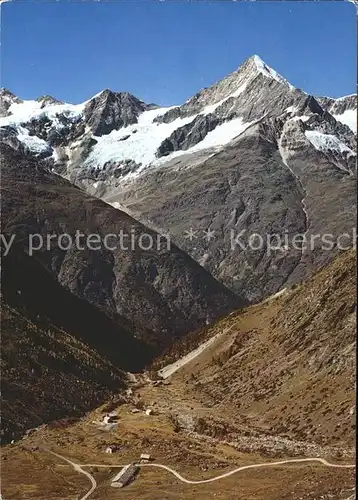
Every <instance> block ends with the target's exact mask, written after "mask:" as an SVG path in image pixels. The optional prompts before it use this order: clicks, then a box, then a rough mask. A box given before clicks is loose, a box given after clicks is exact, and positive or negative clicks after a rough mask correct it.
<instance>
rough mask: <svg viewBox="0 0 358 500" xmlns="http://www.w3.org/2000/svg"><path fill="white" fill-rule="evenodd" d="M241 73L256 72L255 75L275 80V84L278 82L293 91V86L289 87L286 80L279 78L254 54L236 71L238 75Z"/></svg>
mask: <svg viewBox="0 0 358 500" xmlns="http://www.w3.org/2000/svg"><path fill="white" fill-rule="evenodd" d="M242 71H247V72H249V73H250V72H256V73H257V72H259V73H261V74H262V75H264V76H266V77H267V78H272V79H274V80H276V81H277V82H280V83H283V84H284V85H287V86H288V87H289V88H290V89H292V90H294V89H295V87H294V86H293V85H291V84H290V82H288V81H287V80H286V78H284V77H283V76H281V75H280V74H279V73H277V71H275V70H274V69H273V68H271V67H270V66H269V65H268V64H266V63H265V61H263V60H262V59H261V57H260V56H258V55H257V54H254V55H252V56H251V57H249V58H248V59H246V61H245V62H244V63H243V64H242V65H241V66H240V67H239V69H238V72H239V73H240V72H242Z"/></svg>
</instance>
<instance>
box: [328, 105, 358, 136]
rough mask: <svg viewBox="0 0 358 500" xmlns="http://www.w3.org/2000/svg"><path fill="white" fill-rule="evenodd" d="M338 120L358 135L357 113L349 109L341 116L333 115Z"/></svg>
mask: <svg viewBox="0 0 358 500" xmlns="http://www.w3.org/2000/svg"><path fill="white" fill-rule="evenodd" d="M333 116H334V118H335V119H336V120H338V121H339V122H341V123H343V124H344V125H347V126H348V127H349V128H350V129H351V130H352V131H353V132H354V133H355V134H356V133H357V111H356V110H355V109H347V110H346V111H345V112H344V113H342V114H341V115H333Z"/></svg>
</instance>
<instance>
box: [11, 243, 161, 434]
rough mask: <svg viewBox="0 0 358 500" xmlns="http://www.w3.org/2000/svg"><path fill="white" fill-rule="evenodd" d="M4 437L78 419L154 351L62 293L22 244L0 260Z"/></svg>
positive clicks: (122, 384)
mask: <svg viewBox="0 0 358 500" xmlns="http://www.w3.org/2000/svg"><path fill="white" fill-rule="evenodd" d="M1 278H2V282H1V292H2V297H1V337H2V349H1V387H2V441H3V442H8V441H10V440H12V439H18V438H19V437H22V436H23V435H24V434H25V431H27V430H28V429H30V428H34V427H37V426H39V425H41V424H43V423H46V422H49V421H52V420H58V419H60V418H63V417H65V418H68V417H77V418H78V417H80V416H82V415H83V414H84V413H85V412H87V411H89V410H91V409H93V408H94V407H96V406H98V405H99V404H101V403H102V402H103V401H105V400H108V399H109V398H110V397H111V396H112V395H113V394H118V393H121V392H123V390H124V388H125V387H126V385H127V375H126V373H125V371H124V370H134V371H135V370H138V369H141V368H143V366H144V365H145V364H146V363H148V362H149V360H150V358H151V356H152V355H153V352H151V350H150V348H149V347H148V346H147V345H146V344H145V343H144V342H141V341H139V340H136V339H135V338H133V332H132V331H131V330H130V329H128V330H127V329H126V328H127V327H128V325H127V324H126V321H125V320H123V321H122V324H120V322H119V321H118V320H117V321H111V320H110V319H109V318H107V317H106V316H105V315H104V314H102V313H101V312H100V311H99V310H98V309H97V308H96V307H94V306H92V305H91V304H89V303H88V302H86V301H84V300H81V299H78V298H77V297H76V296H74V295H73V294H71V293H70V292H69V291H67V290H65V289H64V288H63V287H61V285H59V283H58V282H57V281H56V280H55V279H54V278H53V276H51V274H50V273H49V272H48V271H47V270H46V269H45V268H44V267H43V266H42V265H41V263H40V262H38V261H37V260H36V259H33V258H30V257H29V256H26V255H25V254H24V253H23V251H22V249H21V248H16V249H14V250H12V252H11V254H9V255H8V256H6V257H3V258H2V277H1Z"/></svg>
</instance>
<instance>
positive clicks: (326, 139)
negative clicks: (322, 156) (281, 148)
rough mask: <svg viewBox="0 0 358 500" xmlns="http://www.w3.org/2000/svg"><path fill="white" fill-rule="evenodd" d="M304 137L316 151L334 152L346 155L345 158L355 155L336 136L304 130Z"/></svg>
mask: <svg viewBox="0 0 358 500" xmlns="http://www.w3.org/2000/svg"><path fill="white" fill-rule="evenodd" d="M305 136H306V137H307V139H308V140H309V141H310V143H311V144H312V145H313V146H314V147H315V148H316V149H317V150H318V151H323V152H325V151H336V152H337V153H345V152H346V153H348V154H347V156H356V154H355V153H354V152H353V151H352V150H351V149H350V148H349V147H348V146H346V145H345V144H344V143H343V142H342V141H340V140H339V139H338V138H337V137H336V136H334V135H330V134H322V132H317V131H316V130H306V132H305Z"/></svg>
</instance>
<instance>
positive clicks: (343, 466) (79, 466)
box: [45, 450, 355, 500]
mask: <svg viewBox="0 0 358 500" xmlns="http://www.w3.org/2000/svg"><path fill="white" fill-rule="evenodd" d="M45 451H48V452H49V453H51V454H52V455H54V456H56V457H58V458H60V459H61V460H65V461H66V462H67V463H69V464H70V465H72V467H73V468H74V469H75V470H76V471H77V472H80V473H81V474H84V475H85V476H87V477H88V479H89V480H90V481H91V488H90V489H89V490H88V492H87V493H86V494H85V495H84V496H83V497H81V498H80V500H87V498H89V497H90V495H92V493H93V492H94V491H95V489H96V488H97V482H96V480H95V478H94V477H93V476H92V475H91V474H90V473H89V472H87V471H85V470H83V468H84V467H101V468H107V469H108V468H116V467H121V468H122V467H124V465H123V464H121V465H114V464H106V465H103V464H77V463H75V462H73V461H72V460H69V459H68V458H66V457H64V456H62V455H59V454H58V453H54V452H53V451H50V450H45ZM303 462H318V463H320V464H322V465H324V466H325V467H332V468H337V469H354V468H355V465H354V464H353V465H351V464H332V463H330V462H328V461H327V460H325V459H324V458H319V457H312V458H292V459H289V460H280V461H278V462H263V463H259V464H251V465H243V466H241V467H237V468H236V469H233V470H232V471H229V472H225V473H224V474H220V475H219V476H214V477H211V478H209V479H200V480H198V481H194V480H191V479H186V478H185V477H183V476H182V475H181V474H180V473H179V472H177V471H176V470H175V469H172V468H171V467H169V466H167V465H164V464H141V463H139V464H136V465H138V466H139V467H156V468H158V469H164V470H166V471H167V472H169V473H170V474H173V476H175V477H176V478H177V479H179V481H182V482H183V483H186V484H205V483H212V482H214V481H218V480H219V479H224V478H226V477H229V476H232V475H233V474H236V473H237V472H240V471H243V470H247V469H257V468H260V467H277V466H280V465H286V464H293V463H303Z"/></svg>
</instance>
